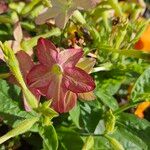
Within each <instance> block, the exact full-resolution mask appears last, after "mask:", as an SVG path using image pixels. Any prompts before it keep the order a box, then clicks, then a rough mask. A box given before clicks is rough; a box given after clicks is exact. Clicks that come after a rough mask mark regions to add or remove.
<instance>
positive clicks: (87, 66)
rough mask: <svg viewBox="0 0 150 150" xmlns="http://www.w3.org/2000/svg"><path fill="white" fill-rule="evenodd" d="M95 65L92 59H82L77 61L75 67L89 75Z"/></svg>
mask: <svg viewBox="0 0 150 150" xmlns="http://www.w3.org/2000/svg"><path fill="white" fill-rule="evenodd" d="M95 63H96V60H95V59H94V58H88V57H84V58H81V59H80V60H79V62H78V63H77V65H76V67H78V68H81V69H82V70H84V71H85V72H87V73H90V72H91V71H92V69H93V67H94V65H95Z"/></svg>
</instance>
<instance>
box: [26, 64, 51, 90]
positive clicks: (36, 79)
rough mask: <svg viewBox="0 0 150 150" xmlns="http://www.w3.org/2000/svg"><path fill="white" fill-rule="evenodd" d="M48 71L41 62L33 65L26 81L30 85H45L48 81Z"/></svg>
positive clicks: (37, 86) (36, 86) (38, 86)
mask: <svg viewBox="0 0 150 150" xmlns="http://www.w3.org/2000/svg"><path fill="white" fill-rule="evenodd" d="M50 80H51V79H50V71H49V70H48V69H47V67H45V66H44V65H42V64H39V65H36V66H34V67H33V68H32V69H31V71H30V73H29V74H28V76H27V83H28V85H30V87H35V88H41V87H45V86H47V85H48V84H49V82H50Z"/></svg>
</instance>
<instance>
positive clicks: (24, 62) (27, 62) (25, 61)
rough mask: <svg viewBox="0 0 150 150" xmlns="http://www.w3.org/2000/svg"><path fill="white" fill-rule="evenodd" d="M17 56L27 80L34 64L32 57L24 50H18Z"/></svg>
mask: <svg viewBox="0 0 150 150" xmlns="http://www.w3.org/2000/svg"><path fill="white" fill-rule="evenodd" d="M16 57H17V59H18V62H19V66H20V70H21V72H22V75H23V77H24V79H25V81H26V76H27V74H28V73H29V71H30V70H31V68H32V67H33V66H34V63H33V61H32V59H31V57H30V56H29V55H28V54H27V53H25V52H24V51H19V52H17V53H16Z"/></svg>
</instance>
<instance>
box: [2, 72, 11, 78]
mask: <svg viewBox="0 0 150 150" xmlns="http://www.w3.org/2000/svg"><path fill="white" fill-rule="evenodd" d="M9 76H10V73H1V74H0V79H5V78H8V77H9Z"/></svg>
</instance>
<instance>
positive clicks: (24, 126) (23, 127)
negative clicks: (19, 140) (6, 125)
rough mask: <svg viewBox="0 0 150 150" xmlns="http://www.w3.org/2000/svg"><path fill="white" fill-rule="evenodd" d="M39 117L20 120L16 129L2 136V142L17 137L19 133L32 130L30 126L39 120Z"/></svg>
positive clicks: (0, 141)
mask: <svg viewBox="0 0 150 150" xmlns="http://www.w3.org/2000/svg"><path fill="white" fill-rule="evenodd" d="M38 119H39V118H37V117H34V118H30V119H25V120H23V121H22V122H20V123H19V124H18V125H17V126H16V127H15V128H14V129H12V130H11V131H9V132H7V133H6V134H5V135H3V136H2V137H0V144H2V143H3V142H5V141H7V140H8V139H10V138H12V137H15V136H17V135H20V134H23V133H25V132H27V131H29V130H30V128H31V127H32V126H33V125H34V124H35V123H36V122H37V121H38Z"/></svg>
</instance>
